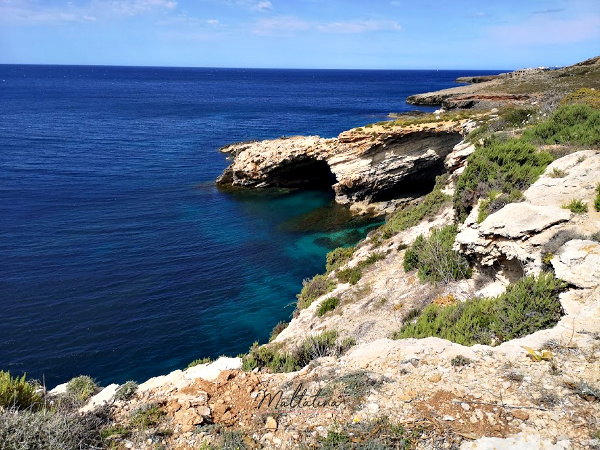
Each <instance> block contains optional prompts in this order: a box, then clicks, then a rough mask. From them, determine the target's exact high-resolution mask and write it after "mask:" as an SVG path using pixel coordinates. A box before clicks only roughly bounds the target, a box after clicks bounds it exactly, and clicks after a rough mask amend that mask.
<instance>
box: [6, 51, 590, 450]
mask: <svg viewBox="0 0 600 450" xmlns="http://www.w3.org/2000/svg"><path fill="white" fill-rule="evenodd" d="M599 60H600V59H599V58H594V59H591V60H588V61H586V62H584V63H581V64H579V65H575V66H571V67H570V68H565V69H557V70H552V71H547V70H539V71H538V70H535V71H529V72H527V73H523V74H518V75H514V76H501V77H498V78H496V79H493V80H491V81H489V80H487V81H486V80H484V81H481V82H477V83H476V84H474V85H471V86H467V88H470V89H480V88H481V87H482V86H483V90H474V91H470V92H471V94H468V95H471V96H472V98H471V100H473V101H475V98H476V99H477V100H476V103H477V106H478V107H479V108H480V109H478V110H477V111H467V112H464V111H460V112H451V113H449V112H443V111H438V112H436V113H435V114H433V115H425V116H417V117H415V118H412V119H407V118H396V119H394V120H390V121H389V122H382V123H379V124H373V125H368V126H365V127H361V128H356V129H353V130H349V131H347V132H344V133H342V134H340V135H339V136H338V137H337V138H334V139H323V138H320V137H317V136H309V137H301V136H297V137H291V138H281V139H276V140H271V141H261V142H246V143H240V144H233V145H231V146H228V147H226V148H224V149H222V151H223V152H225V153H228V154H229V155H230V156H231V157H232V158H233V161H232V162H231V164H230V166H229V167H228V168H227V169H226V171H225V172H224V173H223V175H222V176H221V177H220V178H219V180H218V183H219V184H220V185H221V186H223V187H226V188H235V189H238V188H239V189H266V188H270V187H285V188H295V189H296V188H297V189H302V188H323V189H332V190H333V192H334V193H335V200H336V201H337V202H338V203H341V204H346V205H349V206H350V207H351V208H352V209H353V210H354V211H355V212H356V213H374V214H381V213H382V212H383V213H386V214H387V221H386V224H385V225H383V226H382V227H381V228H379V229H378V230H376V231H374V232H372V233H370V234H369V236H367V238H366V239H364V240H363V241H361V242H360V243H358V244H357V245H356V247H353V248H349V249H336V250H334V251H333V252H331V253H330V254H329V255H328V258H327V264H326V269H325V273H324V274H322V275H317V276H315V277H314V278H313V279H312V280H306V281H305V283H304V286H303V287H301V286H299V291H300V289H301V288H302V291H301V292H300V293H299V295H298V305H297V310H296V311H295V313H294V317H293V318H292V320H291V321H290V323H289V324H280V325H278V326H277V327H276V328H275V329H274V331H273V335H272V338H271V340H270V342H269V343H265V344H263V345H259V344H258V343H257V344H256V345H254V346H253V347H252V348H251V349H250V350H249V351H248V353H247V354H245V355H241V356H240V357H234V358H228V357H222V358H219V359H218V360H217V361H196V362H195V363H193V364H192V365H191V366H190V367H188V368H187V369H185V370H177V371H174V372H172V373H170V374H168V375H164V376H160V377H156V378H152V379H150V380H147V381H145V382H144V383H141V384H139V385H136V384H135V383H130V384H127V383H126V384H125V385H122V386H118V385H111V386H108V387H106V388H104V389H102V390H100V389H98V388H95V387H94V388H93V389H91V390H90V392H86V395H81V396H79V393H81V392H82V390H81V389H79V390H77V389H75V387H74V384H73V383H69V384H65V385H61V386H59V387H57V388H55V389H54V390H52V391H50V392H48V393H43V394H44V397H43V398H44V402H45V403H44V405H46V406H45V407H46V408H47V405H53V406H52V407H51V408H54V409H51V408H50V409H42V411H41V412H35V411H33V409H32V410H31V411H22V410H18V409H6V410H4V411H3V412H0V414H2V417H1V418H2V420H3V421H4V422H2V423H0V448H1V449H4V448H11V449H12V448H36V447H35V446H33V447H31V446H30V447H26V446H25V447H23V446H21V447H19V446H18V445H20V444H19V443H21V444H22V443H23V442H26V439H29V436H28V435H27V433H23V432H21V431H15V430H21V429H28V428H27V427H34V428H35V429H36V430H43V431H41V432H39V433H38V434H36V436H37V437H36V439H38V441H35V442H40V441H39V440H40V439H42V438H47V439H50V438H49V437H48V436H50V435H52V436H54V435H53V434H52V433H54V431H52V430H50V428H48V426H47V424H48V423H50V422H49V419H48V417H54V416H51V415H52V414H59V413H61V411H67V412H66V413H64V416H60V420H59V422H60V423H61V424H68V426H66V430H67V431H64V430H65V427H63V428H60V430H63V431H64V433H65V434H63V435H60V436H59V437H57V438H56V441H57V442H60V440H61V439H62V440H63V441H64V440H65V439H67V438H66V436H74V435H76V436H78V437H79V436H81V438H80V439H79V441H77V442H78V443H79V445H78V446H73V447H72V448H112V449H121V448H134V449H159V448H161V449H163V448H164V449H171V448H173V449H196V448H198V449H200V448H201V449H209V448H227V449H230V448H231V449H233V448H237V449H243V448H274V449H284V448H325V449H334V448H335V449H340V448H361V449H387V448H389V449H396V448H402V449H405V448H419V449H446V448H461V449H513V448H518V449H568V448H573V449H594V448H600V243H599V241H600V127H599V125H598V124H600V111H599V109H598V107H600V95H598V93H597V91H596V89H599V88H600V81H599V80H600V78H598V74H599V67H600V66H599V64H598V61H599ZM580 69H581V72H580ZM561 70H562V71H563V72H560V71H561ZM565 70H568V72H565ZM561 73H572V74H573V75H572V76H571V75H569V77H566V76H561V77H558V78H557V79H554V78H552V77H554V76H558V75H559V74H561ZM564 78H568V79H569V83H570V84H568V86H567V84H564V85H563V84H561V82H562V81H561V80H563V79H564ZM507 80H511V81H510V82H511V83H514V82H515V80H518V83H517V85H515V84H502V83H504V82H508V81H507ZM540 80H543V82H542V81H540ZM557 80H558V81H557ZM590 80H591V81H590ZM594 80H596V81H594ZM490 83H493V84H490ZM519 83H525V84H527V83H529V84H536V85H538V86H542V84H543V83H548V85H550V86H552V89H545V88H543V87H540V92H539V94H540V95H538V94H535V95H534V94H532V93H530V92H528V93H523V92H520V91H519V90H518V89H514V90H511V89H512V88H511V86H513V87H514V86H518V85H519ZM569 86H571V87H573V86H575V87H573V88H572V89H571V88H569V89H568V87H569ZM580 88H585V89H583V90H581V89H580ZM455 89H465V87H459V88H455ZM496 89H498V90H497V91H496ZM456 92H458V91H452V93H450V94H448V92H447V91H444V92H443V93H440V94H425V96H424V97H422V98H423V99H424V100H422V101H423V102H426V101H427V102H428V101H432V102H434V100H435V99H437V100H435V102H437V101H438V100H439V102H441V103H444V105H445V106H446V107H452V108H454V107H458V106H460V105H462V106H473V105H470V104H469V102H470V101H471V100H468V101H466V98H465V97H464V95H467V94H465V93H464V91H461V92H462V93H461V94H459V95H460V96H463V97H462V98H463V100H460V96H459V97H452V96H455V95H458V94H456ZM490 92H494V93H493V94H489V93H490ZM496 92H498V94H496ZM488 95H492V97H493V102H492V103H494V105H495V108H494V109H487V110H483V109H481V108H483V106H484V105H485V104H487V103H486V102H487V101H488V100H490V98H488V97H486V96H488ZM436 96H437V97H436ZM520 96H527V99H520ZM517 97H519V98H517ZM457 98H458V100H457ZM534 99H535V100H534ZM500 100H501V103H502V102H504V101H505V100H506V101H508V100H510V106H511V107H510V108H497V106H498V102H499V101H500ZM534 101H536V102H538V104H537V105H533V106H536V107H535V108H533V109H532V103H533V102H534ZM521 102H527V108H520V107H519V105H520V104H521ZM596 105H598V106H596ZM503 106H506V105H504V104H503ZM324 264H325V262H324ZM0 393H1V392H0ZM0 399H1V395H0ZM32 408H33V407H32ZM74 410H75V411H77V413H76V414H75V413H73V411H74ZM52 411H54V412H52ZM40 415H41V416H40ZM49 415H50V416H49ZM52 420H54V419H52ZM52 423H54V422H52ZM26 424H34V425H26ZM35 424H38V425H35ZM39 424H42V425H43V426H42V425H39ZM82 424H83V425H82ZM53 426H55V427H56V428H59V425H53ZM11 427H12V428H11ZM44 427H46V428H44ZM7 430H8V431H7ZM11 430H12V431H11ZM81 430H88V431H89V430H92V431H90V432H89V433H87V434H86V433H84V432H83V431H81ZM11 433H12V434H11ZM31 433H32V434H33V432H31ZM77 433H80V434H77ZM91 433H96V434H97V436H96V435H94V438H92V437H90V436H92V435H91ZM40 436H42V437H40ZM61 436H62V437H61ZM31 439H33V438H31ZM94 439H95V440H94ZM32 442H33V441H32ZM3 445H4V447H3ZM11 445H12V446H11ZM39 448H43V447H39ZM51 448H62V447H51Z"/></svg>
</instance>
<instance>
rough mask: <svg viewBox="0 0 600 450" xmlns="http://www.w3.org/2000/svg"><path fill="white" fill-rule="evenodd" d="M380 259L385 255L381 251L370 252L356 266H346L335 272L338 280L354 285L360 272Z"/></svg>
mask: <svg viewBox="0 0 600 450" xmlns="http://www.w3.org/2000/svg"><path fill="white" fill-rule="evenodd" d="M382 259H385V255H384V254H383V253H380V252H375V253H371V254H370V255H369V256H368V257H367V259H365V260H363V261H361V262H359V263H358V264H357V265H356V266H354V267H347V268H345V269H342V270H340V271H338V273H337V274H336V275H337V277H338V280H340V281H341V282H342V283H350V284H352V285H354V284H356V283H358V282H359V281H360V279H361V278H362V273H363V270H364V268H365V267H367V266H370V265H371V264H375V263H376V262H377V261H381V260H382Z"/></svg>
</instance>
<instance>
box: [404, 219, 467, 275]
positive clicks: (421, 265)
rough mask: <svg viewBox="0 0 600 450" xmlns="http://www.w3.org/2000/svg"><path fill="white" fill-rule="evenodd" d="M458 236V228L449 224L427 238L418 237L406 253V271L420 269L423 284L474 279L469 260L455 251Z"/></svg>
mask: <svg viewBox="0 0 600 450" xmlns="http://www.w3.org/2000/svg"><path fill="white" fill-rule="evenodd" d="M456 233H457V227H456V225H448V226H445V227H443V228H441V229H435V230H433V231H432V232H431V234H430V235H429V237H428V238H427V239H425V237H423V235H420V236H419V237H417V239H416V240H415V242H414V243H413V245H412V246H411V247H410V248H409V249H407V250H406V253H405V254H404V270H406V271H407V272H409V271H411V270H413V269H417V270H418V274H419V280H421V281H422V282H426V281H431V282H433V283H440V282H444V283H447V282H450V281H456V280H460V279H463V278H468V277H470V276H471V268H470V267H469V263H468V261H467V260H466V259H465V258H464V257H463V256H462V255H461V254H460V253H458V252H455V251H454V250H452V246H453V245H454V239H455V238H456Z"/></svg>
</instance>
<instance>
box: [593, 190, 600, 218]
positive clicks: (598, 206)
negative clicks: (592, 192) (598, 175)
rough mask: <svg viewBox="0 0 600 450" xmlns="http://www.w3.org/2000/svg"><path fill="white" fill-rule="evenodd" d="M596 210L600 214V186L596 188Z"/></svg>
mask: <svg viewBox="0 0 600 450" xmlns="http://www.w3.org/2000/svg"><path fill="white" fill-rule="evenodd" d="M594 208H595V209H596V211H599V212H600V184H599V185H598V186H596V199H595V200H594Z"/></svg>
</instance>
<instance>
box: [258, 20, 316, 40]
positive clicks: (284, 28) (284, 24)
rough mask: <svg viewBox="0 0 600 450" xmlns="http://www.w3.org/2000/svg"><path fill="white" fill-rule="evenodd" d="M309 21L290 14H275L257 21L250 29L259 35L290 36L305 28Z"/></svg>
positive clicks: (308, 26) (307, 27)
mask: <svg viewBox="0 0 600 450" xmlns="http://www.w3.org/2000/svg"><path fill="white" fill-rule="evenodd" d="M310 27H311V25H310V23H308V22H306V21H304V20H302V19H298V18H297V17H292V16H277V17H270V18H268V19H261V20H259V21H257V22H256V23H255V24H254V26H253V29H252V32H253V33H254V34H257V35H259V36H291V35H292V34H293V33H294V32H296V31H302V30H307V29H309V28H310Z"/></svg>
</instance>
